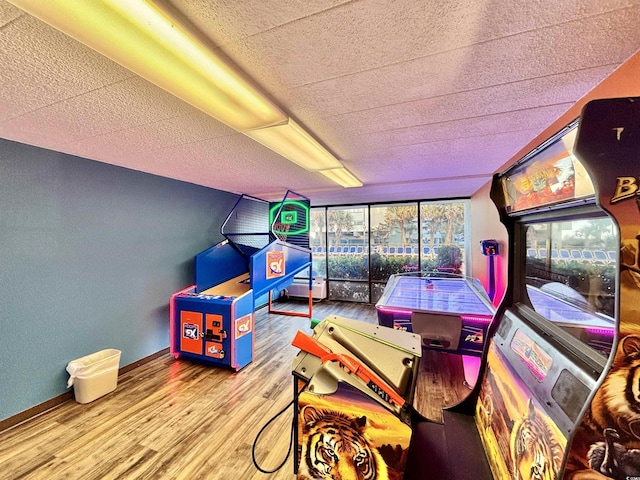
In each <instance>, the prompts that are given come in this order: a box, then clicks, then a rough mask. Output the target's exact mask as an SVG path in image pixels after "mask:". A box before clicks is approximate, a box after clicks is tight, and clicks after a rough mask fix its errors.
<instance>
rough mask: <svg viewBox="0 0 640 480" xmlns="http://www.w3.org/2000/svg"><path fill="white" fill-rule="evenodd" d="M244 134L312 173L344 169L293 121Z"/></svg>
mask: <svg viewBox="0 0 640 480" xmlns="http://www.w3.org/2000/svg"><path fill="white" fill-rule="evenodd" d="M243 133H244V134H245V135H247V136H249V137H251V138H253V139H254V140H255V141H256V142H259V143H261V144H262V145H264V146H265V147H267V148H269V149H271V150H273V151H274V152H276V153H278V154H280V155H282V156H283V157H284V158H286V159H288V160H290V161H292V162H293V163H297V164H298V165H300V166H301V167H302V168H304V169H306V170H309V171H310V172H317V171H319V170H326V169H328V168H340V167H342V163H341V162H340V161H339V160H338V159H337V158H336V157H334V156H333V155H332V154H331V153H329V151H328V150H327V149H326V148H324V147H323V146H322V145H320V143H318V141H317V140H315V139H314V138H313V137H312V136H311V135H309V134H308V133H307V132H306V131H305V130H304V129H303V128H302V127H301V126H300V125H298V124H297V123H296V122H294V121H293V120H291V119H289V121H288V122H287V123H285V124H284V125H276V126H273V127H267V128H260V129H258V130H251V131H249V132H243Z"/></svg>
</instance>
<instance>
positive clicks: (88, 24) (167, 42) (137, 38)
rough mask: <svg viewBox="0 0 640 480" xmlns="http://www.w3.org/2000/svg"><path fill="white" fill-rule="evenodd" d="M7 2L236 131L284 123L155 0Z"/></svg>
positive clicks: (284, 117) (278, 113)
mask: <svg viewBox="0 0 640 480" xmlns="http://www.w3.org/2000/svg"><path fill="white" fill-rule="evenodd" d="M9 1H10V2H11V3H13V4H15V5H16V6H17V7H19V8H21V9H23V10H25V11H26V12H28V13H30V14H31V15H33V16H34V17H37V18H39V19H40V20H42V21H44V22H46V23H48V24H49V25H51V26H53V27H54V28H57V29H58V30H61V31H62V32H64V33H66V34H67V35H69V36H70V37H72V38H74V39H76V40H78V41H79V42H81V43H83V44H85V45H87V46H88V47H90V48H92V49H94V50H96V51H97V52H99V53H101V54H103V55H104V56H106V57H108V58H110V59H111V60H113V61H114V62H116V63H119V64H120V65H122V66H123V67H125V68H127V69H129V70H131V71H132V72H134V73H136V74H138V75H140V76H141V77H142V78H145V79H146V80H148V81H150V82H151V83H153V84H155V85H157V86H158V87H160V88H162V89H164V90H166V91H168V92H169V93H172V94H173V95H175V96H176V97H178V98H181V99H182V100H184V101H185V102H187V103H189V104H191V105H193V106H194V107H196V108H198V109H200V110H202V111H203V112H205V113H207V114H209V115H211V116H212V117H214V118H215V119H217V120H219V121H220V122H222V123H224V124H226V125H228V126H229V127H231V128H233V129H235V130H239V131H243V130H250V129H253V128H262V127H265V126H269V125H274V124H278V123H284V122H286V121H287V115H285V114H284V113H283V112H282V111H281V110H280V109H279V108H278V107H277V106H275V105H274V104H273V103H272V102H271V101H270V100H269V99H268V98H267V97H265V96H264V95H262V94H261V93H260V92H258V91H257V90H256V89H255V87H253V86H252V85H251V84H250V83H249V82H247V81H246V80H245V79H243V78H242V76H241V75H239V74H238V73H237V72H236V71H234V70H233V69H232V68H230V67H229V66H228V65H226V64H225V62H223V61H222V60H221V59H220V58H219V57H218V56H216V55H215V53H213V51H211V49H210V48H209V47H208V46H207V45H206V44H204V43H203V42H202V41H200V40H199V39H198V38H197V37H196V35H194V34H193V33H191V32H189V30H188V29H187V28H185V27H184V26H183V25H181V24H180V23H179V22H177V21H176V19H174V18H171V17H170V16H169V15H168V14H167V13H166V12H165V11H164V10H163V9H162V8H161V7H159V6H158V5H156V3H155V2H153V1H150V0H139V1H132V0H46V1H42V0H9Z"/></svg>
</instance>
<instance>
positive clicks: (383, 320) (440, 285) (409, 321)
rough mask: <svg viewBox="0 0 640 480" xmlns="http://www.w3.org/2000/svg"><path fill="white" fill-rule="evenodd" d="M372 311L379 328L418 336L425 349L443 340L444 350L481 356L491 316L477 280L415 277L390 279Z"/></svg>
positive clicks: (405, 276)
mask: <svg viewBox="0 0 640 480" xmlns="http://www.w3.org/2000/svg"><path fill="white" fill-rule="evenodd" d="M376 310H377V312H378V323H379V324H380V325H383V326H387V327H393V328H398V329H402V330H408V331H412V332H416V333H420V335H421V336H422V337H423V341H424V342H423V345H424V346H426V347H435V348H439V347H440V343H441V340H442V339H445V338H446V340H447V343H448V344H451V347H449V346H445V347H443V348H444V349H445V350H449V351H452V352H456V353H463V354H471V355H479V354H481V352H482V345H483V343H484V335H485V334H486V331H487V327H488V325H489V323H491V320H492V318H493V315H494V312H495V310H494V308H493V305H492V303H491V300H490V299H489V296H488V295H487V293H486V291H485V290H484V288H483V287H482V284H481V283H480V281H479V280H477V279H469V278H463V277H440V276H417V275H415V274H413V275H403V274H398V275H392V276H391V277H390V278H389V281H388V282H387V285H386V287H385V290H384V293H383V294H382V296H381V297H380V300H379V301H378V303H377V304H376ZM449 337H450V338H449ZM454 337H457V338H454ZM428 338H431V339H432V340H433V341H432V342H431V343H427V341H426V339H428Z"/></svg>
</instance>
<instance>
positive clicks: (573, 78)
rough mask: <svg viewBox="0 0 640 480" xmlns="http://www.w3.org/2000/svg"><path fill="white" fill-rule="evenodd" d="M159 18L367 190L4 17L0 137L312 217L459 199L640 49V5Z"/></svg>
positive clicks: (385, 6) (255, 9) (559, 1)
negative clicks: (331, 210)
mask: <svg viewBox="0 0 640 480" xmlns="http://www.w3.org/2000/svg"><path fill="white" fill-rule="evenodd" d="M163 1H164V0H163ZM164 3H165V4H170V5H168V6H167V8H169V9H170V10H172V11H174V12H175V13H176V15H178V16H179V17H181V19H182V20H186V21H187V22H188V23H190V24H191V25H192V26H193V28H194V29H195V30H197V31H199V32H200V33H201V34H202V35H204V36H205V37H206V38H207V39H208V41H209V42H210V44H211V45H212V48H213V49H215V51H216V53H218V54H220V55H222V56H224V57H226V58H228V59H229V61H230V63H232V64H234V65H235V66H236V67H237V68H238V69H239V70H240V71H241V72H243V74H244V75H245V77H247V78H249V79H250V80H251V81H252V83H254V84H255V85H256V86H257V87H258V88H259V89H260V90H262V91H263V92H265V93H266V94H267V96H269V97H270V98H271V99H272V100H273V101H275V103H276V104H278V105H279V106H280V107H281V109H282V110H283V111H285V112H286V113H287V114H289V115H290V116H291V117H293V118H295V119H296V120H297V121H298V122H299V123H300V124H302V125H304V126H305V127H306V129H307V130H308V131H309V132H311V133H312V134H313V135H314V136H315V137H316V138H318V139H319V140H320V141H321V142H322V143H323V144H324V145H325V146H326V147H327V148H328V149H329V150H331V151H332V152H334V153H335V154H336V156H337V157H338V158H339V159H340V160H341V161H342V162H343V163H344V164H345V166H346V167H347V168H348V169H349V170H350V171H351V172H353V173H354V174H355V175H356V176H357V177H358V178H359V179H360V180H361V181H362V182H363V183H364V187H362V188H357V189H343V188H342V187H339V186H336V185H335V184H333V183H332V182H330V181H329V180H328V179H326V178H325V177H324V176H322V175H320V174H317V173H310V172H307V171H305V170H303V169H302V168H300V167H298V166H296V165H294V164H292V163H290V162H288V161H287V160H285V159H283V158H282V157H280V156H278V155H277V154H275V153H273V152H271V151H270V150H268V149H266V148H265V147H263V146H261V145H259V144H257V143H255V142H254V141H253V140H251V139H250V138H248V137H246V136H244V135H242V134H240V133H237V132H235V131H233V130H231V129H230V128H228V127H226V126H225V125H223V124H221V123H219V122H217V121H216V120H214V119H212V118H210V117H208V116H207V115H205V114H204V113H202V112H200V111H199V110H197V109H195V108H193V107H191V106H189V105H187V104H185V103H184V102H182V101H181V100H178V99H177V98H175V97H173V96H172V95H170V94H168V93H166V92H164V91H162V90H160V89H159V88H157V87H155V86H154V85H152V84H150V83H149V82H147V81H146V80H143V79H141V78H139V77H137V76H136V75H134V74H133V73H131V72H130V71H128V70H126V69H124V68H123V67H121V66H119V65H117V64H116V63H114V62H112V61H110V60H107V59H106V58H104V57H102V56H101V55H100V54H98V53H96V52H94V51H92V50H90V49H89V48H87V47H85V46H83V45H81V44H79V43H77V42H76V41H74V40H72V39H70V38H69V37H67V36H65V35H64V34H62V33H60V32H58V31H56V30H54V29H53V28H51V27H49V26H47V25H45V24H43V23H42V22H40V21H39V20H36V19H35V18H33V17H31V16H29V15H28V14H26V13H24V12H22V11H21V10H19V9H18V8H16V7H14V6H13V5H11V4H10V3H7V2H5V1H4V0H0V52H2V55H1V56H0V137H1V138H6V139H10V140H15V141H18V142H22V143H26V144H30V145H36V146H40V147H44V148H48V149H52V150H56V151H60V152H65V153H69V154H72V155H78V156H81V157H85V158H89V159H92V160H97V161H101V162H106V163H110V164H114V165H120V166H124V167H127V168H131V169H134V170H140V171H144V172H149V173H153V174H157V175H161V176H165V177H170V178H175V179H179V180H184V181H187V182H191V183H195V184H199V185H205V186H209V187H213V188H218V189H222V190H227V191H231V192H235V193H247V194H252V195H255V196H259V197H263V198H278V197H281V196H282V194H283V193H284V192H285V191H286V190H287V189H291V190H294V191H296V192H298V193H301V194H304V195H306V196H308V197H310V198H311V200H312V203H313V204H314V205H328V204H336V203H345V204H349V203H358V202H381V201H394V200H412V199H418V198H426V199H432V198H433V199H435V198H451V197H468V196H471V195H472V194H473V193H474V192H475V191H476V190H478V189H479V188H480V187H481V186H482V185H484V184H485V183H486V182H487V181H489V179H490V178H491V175H492V174H493V173H494V171H496V170H497V169H499V168H500V167H501V166H502V165H504V164H505V162H507V161H508V160H509V159H510V158H511V157H512V156H513V155H515V154H516V153H517V152H519V151H520V150H521V149H522V148H523V147H524V146H525V145H527V144H528V143H529V142H531V141H532V140H533V139H534V138H535V137H536V136H537V135H538V134H540V133H541V132H542V131H543V130H544V129H545V128H547V127H548V126H549V125H550V124H552V123H553V122H554V121H555V120H556V119H558V117H560V116H561V115H562V114H563V113H565V112H566V111H567V110H568V109H569V108H570V107H571V106H573V105H574V104H575V103H576V101H578V100H579V99H580V98H581V97H582V96H584V95H585V94H586V93H587V92H589V91H590V90H591V89H592V88H593V87H594V86H595V85H597V84H598V83H599V82H601V81H602V80H604V79H605V78H606V77H607V76H608V75H610V74H611V73H612V72H613V71H614V70H615V69H616V68H617V67H619V66H620V65H621V64H622V63H623V62H624V61H625V60H627V59H628V58H629V57H631V56H632V55H633V54H634V53H635V52H636V50H637V49H638V48H639V47H640V29H639V28H638V25H639V24H640V0H638V1H632V0H628V1H624V0H612V1H603V0H548V1H542V0H491V1H489V0H487V1H477V0H476V1H473V0H429V1H426V0H423V1H420V0H418V1H416V0H395V1H391V0H386V1H383V0H360V1H344V0H314V1H313V2H309V1H306V0H298V1H295V0H289V1H286V2H285V1H282V0H244V1H238V0H171V1H169V0H166V1H164ZM123 48H126V45H123ZM1 154H2V152H0V160H1Z"/></svg>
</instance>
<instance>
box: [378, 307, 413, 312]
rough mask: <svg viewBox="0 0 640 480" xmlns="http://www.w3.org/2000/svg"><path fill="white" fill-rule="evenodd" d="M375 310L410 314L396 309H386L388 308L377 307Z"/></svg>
mask: <svg viewBox="0 0 640 480" xmlns="http://www.w3.org/2000/svg"><path fill="white" fill-rule="evenodd" d="M377 308H378V311H380V312H385V313H404V314H407V313H411V311H410V310H399V309H396V308H388V307H377Z"/></svg>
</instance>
